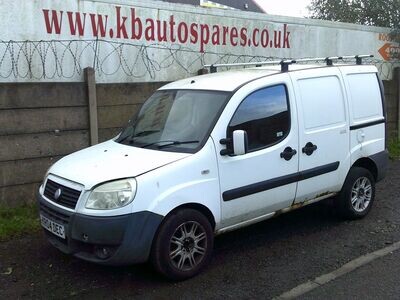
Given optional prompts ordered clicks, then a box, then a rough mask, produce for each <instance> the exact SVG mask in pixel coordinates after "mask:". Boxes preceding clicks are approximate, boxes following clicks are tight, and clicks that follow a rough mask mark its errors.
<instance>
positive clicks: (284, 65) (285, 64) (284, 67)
mask: <svg viewBox="0 0 400 300" xmlns="http://www.w3.org/2000/svg"><path fill="white" fill-rule="evenodd" d="M371 57H374V56H373V55H372V54H366V55H351V56H329V57H314V58H300V59H281V60H274V61H261V62H247V63H230V64H212V65H204V68H210V73H216V72H217V68H219V67H250V66H255V67H261V66H266V65H281V72H288V71H289V65H291V64H296V63H303V62H319V61H324V62H325V63H326V65H327V66H332V65H333V62H334V61H338V60H345V59H346V60H347V59H355V60H356V64H357V65H362V59H363V58H371Z"/></svg>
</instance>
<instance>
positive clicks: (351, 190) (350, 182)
mask: <svg viewBox="0 0 400 300" xmlns="http://www.w3.org/2000/svg"><path fill="white" fill-rule="evenodd" d="M374 198H375V180H374V177H373V176H372V174H371V172H369V171H368V170H367V169H364V168H360V167H352V168H351V169H350V171H349V174H348V175H347V177H346V180H345V182H344V185H343V188H342V191H341V192H340V194H339V197H338V199H337V205H338V209H339V213H340V214H341V215H342V216H343V217H344V218H346V219H360V218H363V217H365V216H366V215H367V214H368V212H369V211H370V209H371V207H372V203H373V201H374Z"/></svg>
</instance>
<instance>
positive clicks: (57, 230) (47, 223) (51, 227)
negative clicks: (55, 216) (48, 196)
mask: <svg viewBox="0 0 400 300" xmlns="http://www.w3.org/2000/svg"><path fill="white" fill-rule="evenodd" d="M40 223H41V224H42V226H43V228H44V229H47V230H48V231H50V232H51V233H53V234H55V235H56V236H59V237H60V238H63V239H65V230H64V225H61V224H58V223H56V222H53V221H52V220H50V219H48V218H46V217H45V216H43V215H40Z"/></svg>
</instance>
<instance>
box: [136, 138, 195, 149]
mask: <svg viewBox="0 0 400 300" xmlns="http://www.w3.org/2000/svg"><path fill="white" fill-rule="evenodd" d="M160 143H165V144H164V145H159V146H158V149H161V148H164V147H168V146H174V145H182V144H194V143H200V141H195V140H193V141H182V142H181V141H157V142H154V143H150V144H146V145H144V146H142V148H146V147H150V146H153V145H157V144H160Z"/></svg>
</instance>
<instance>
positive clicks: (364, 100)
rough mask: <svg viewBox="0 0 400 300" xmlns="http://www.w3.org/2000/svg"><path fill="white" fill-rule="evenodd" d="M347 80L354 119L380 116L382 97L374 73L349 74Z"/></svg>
mask: <svg viewBox="0 0 400 300" xmlns="http://www.w3.org/2000/svg"><path fill="white" fill-rule="evenodd" d="M347 80H348V84H349V90H350V95H351V100H352V101H351V106H352V111H353V118H354V121H364V120H369V119H374V118H376V117H382V116H383V110H382V99H381V92H380V88H379V82H378V78H377V76H376V74H375V73H370V74H349V75H347Z"/></svg>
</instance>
